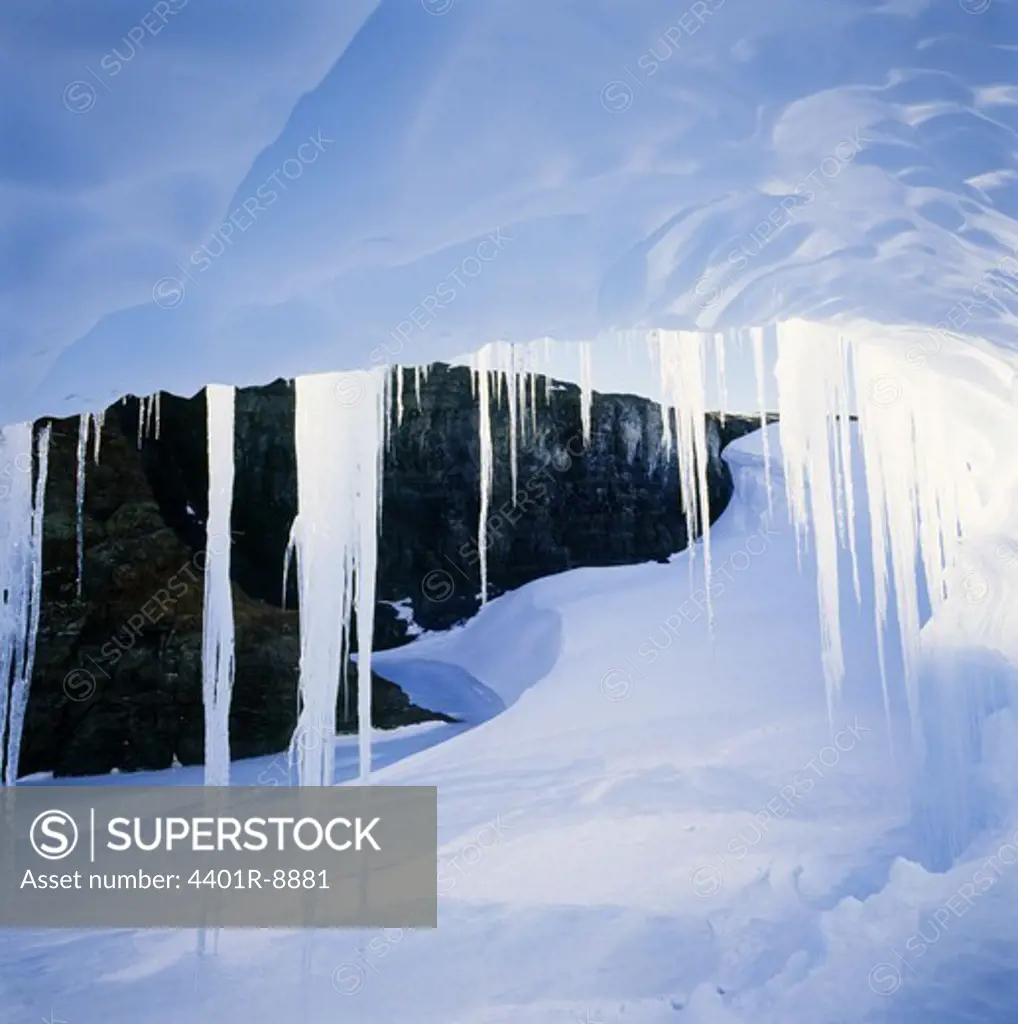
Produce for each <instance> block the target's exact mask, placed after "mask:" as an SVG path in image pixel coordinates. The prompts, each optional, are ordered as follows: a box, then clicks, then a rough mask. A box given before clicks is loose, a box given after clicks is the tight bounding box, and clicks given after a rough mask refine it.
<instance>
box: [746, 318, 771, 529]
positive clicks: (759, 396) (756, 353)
mask: <svg viewBox="0 0 1018 1024" xmlns="http://www.w3.org/2000/svg"><path fill="white" fill-rule="evenodd" d="M749 333H750V339H751V341H752V344H753V370H754V373H755V376H756V402H757V406H758V407H759V409H760V431H761V435H762V438H763V462H764V482H765V484H766V486H767V515H768V517H770V516H773V514H774V499H773V496H772V493H771V450H770V442H769V441H768V439H767V398H766V391H765V386H764V383H765V379H766V378H765V377H764V332H763V328H762V327H753V328H752V329H751V330H750V332H749Z"/></svg>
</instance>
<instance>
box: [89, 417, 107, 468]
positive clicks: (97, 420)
mask: <svg viewBox="0 0 1018 1024" xmlns="http://www.w3.org/2000/svg"><path fill="white" fill-rule="evenodd" d="M105 422H106V413H105V412H95V413H92V427H93V430H94V433H93V435H92V437H93V441H92V461H93V462H94V463H95V464H96V465H97V466H98V465H99V446H100V445H101V444H102V434H103V424H104V423H105Z"/></svg>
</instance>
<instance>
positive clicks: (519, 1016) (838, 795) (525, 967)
mask: <svg viewBox="0 0 1018 1024" xmlns="http://www.w3.org/2000/svg"><path fill="white" fill-rule="evenodd" d="M768 433H769V434H770V436H769V439H768V441H769V443H768V451H769V453H770V454H771V456H772V458H773V459H774V463H775V467H776V471H777V476H776V479H775V487H774V489H773V494H772V501H773V505H774V515H773V517H772V518H770V517H768V515H767V490H766V486H765V482H764V478H763V472H762V462H763V456H762V447H763V446H762V444H761V438H760V436H759V435H754V436H751V437H749V438H747V439H744V440H743V441H742V442H739V443H738V444H736V445H734V446H732V447H731V448H730V449H729V451H728V453H727V456H728V458H729V461H730V464H731V465H732V469H733V476H734V479H735V485H736V493H735V496H734V498H733V500H732V502H731V504H730V506H729V508H728V510H727V511H726V512H725V514H724V515H723V516H722V518H721V519H720V520H719V521H718V523H717V524H716V525H715V528H714V531H713V535H712V545H713V579H714V585H715V590H714V600H713V642H712V641H711V632H710V631H709V630H708V624H707V610H706V601H705V591H704V577H703V572H704V568H705V565H704V560H703V559H702V558H698V559H697V560H696V562H695V565H694V568H693V571H692V575H691V573H690V567H689V564H688V563H689V559H688V555H687V554H681V555H679V556H677V557H676V558H674V559H673V560H672V561H671V562H669V563H668V564H648V565H639V566H631V567H625V568H616V569H583V570H577V571H573V572H567V573H563V574H561V575H558V576H554V577H549V578H546V579H542V580H539V581H536V582H534V583H532V584H529V585H528V586H525V587H523V588H521V589H520V590H518V591H515V592H511V593H509V594H506V595H504V596H502V597H500V598H498V599H495V600H492V601H490V602H489V603H488V605H487V606H486V607H485V608H484V609H482V611H481V612H480V613H479V614H478V615H477V616H476V618H475V619H473V620H472V621H471V622H470V623H468V624H466V625H465V626H462V627H459V628H457V629H454V630H451V631H449V632H447V633H443V634H432V635H428V636H424V637H422V638H420V639H419V640H417V641H416V642H414V643H413V644H411V645H409V646H407V647H404V648H401V649H399V650H397V651H394V652H391V653H390V654H383V655H377V656H376V659H377V668H378V669H379V670H380V671H382V672H383V674H388V675H391V676H392V678H395V679H398V680H399V681H400V683H401V685H405V686H406V687H407V689H408V691H410V692H413V690H414V687H415V685H417V686H418V687H419V689H418V696H422V695H424V694H427V696H428V699H429V700H431V701H432V702H433V703H432V706H436V705H438V704H440V703H441V702H442V701H443V700H446V701H447V706H448V707H449V709H450V710H452V709H453V708H454V706H456V709H457V710H459V711H461V712H462V711H465V710H470V709H472V710H473V712H475V716H474V718H473V719H472V722H480V724H476V725H474V727H473V728H468V726H469V725H470V724H472V722H467V723H465V724H463V725H459V726H444V725H438V726H431V727H421V728H418V729H415V730H409V731H401V735H394V736H392V737H390V738H388V739H387V740H386V741H384V742H380V743H377V744H376V751H375V756H376V764H375V772H374V776H373V777H374V780H375V781H376V782H377V783H380V784H381V783H390V784H427V785H437V786H438V787H439V811H440V821H439V842H440V865H441V866H440V870H439V876H438V886H439V892H440V914H439V927H438V929H437V930H420V931H409V930H401V929H398V928H390V929H385V930H382V929H379V930H374V931H371V930H364V931H342V930H341V931H333V932H320V933H315V934H305V935H302V934H298V933H293V932H271V931H265V932H246V931H225V932H222V933H221V934H219V935H218V937H217V939H216V943H215V949H214V952H212V951H209V949H206V951H205V952H204V953H203V954H201V955H198V954H197V953H196V948H197V946H196V937H195V935H194V933H193V932H183V931H182V932H172V933H171V932H147V933H138V932H116V933H65V932H62V933H55V932H41V931H40V932H34V933H33V932H25V931H20V932H17V933H5V934H4V935H3V943H4V949H3V958H2V960H0V986H2V989H3V992H4V997H3V1000H2V1003H0V1016H2V1019H3V1020H4V1021H7V1020H10V1021H12V1022H13V1021H18V1020H31V1019H34V1018H36V1017H40V1016H46V1015H48V1014H50V1013H52V1014H55V1016H56V1018H57V1019H61V1018H66V1019H67V1020H68V1021H73V1022H75V1024H78V1022H80V1024H100V1022H101V1024H120V1022H124V1024H126V1022H127V1021H132V1020H137V1019H138V1014H139V1007H143V1008H144V1019H145V1022H146V1024H159V1022H162V1021H166V1022H170V1021H173V1022H176V1021H179V1020H181V1019H189V1020H229V1021H244V1022H245V1024H260V1022H265V1024H276V1022H278V1021H281V1020H287V1021H305V1020H306V1021H318V1020H336V1019H353V1020H358V1021H364V1022H369V1024H370V1022H376V1021H377V1022H379V1024H383V1022H385V1024H387V1022H389V1021H392V1020H395V1019H408V1020H413V1021H415V1022H422V1024H429V1022H435V1024H449V1022H457V1024H495V1022H504V1024H509V1022H521V1021H522V1022H534V1024H537V1022H540V1024H553V1022H560V1021H575V1020H579V1021H583V1022H588V1024H594V1022H605V1024H608V1022H616V1021H618V1022H637V1024H652V1022H653V1024H659V1022H672V1021H686V1022H692V1024H717V1022H724V1024H736V1022H743V1021H753V1022H755V1024H760V1022H763V1024H793V1022H795V1024H798V1022H802V1021H810V1022H811V1024H812V1022H816V1024H825V1022H829V1024H837V1022H852V1024H855V1022H863V1021H872V1022H878V1021H887V1022H890V1021H911V1020H922V1021H924V1024H931V1022H932V1024H941V1022H943V1024H947V1022H952V1024H953V1022H961V1021H963V1020H972V1019H978V1020H980V1021H984V1022H987V1024H991V1022H998V1021H1000V1022H1004V1021H1008V1020H1010V1019H1011V1018H1010V1017H1009V1016H1008V1014H1010V1013H1011V1012H1012V1011H1013V1007H1014V1005H1015V994H1016V990H1018V976H1016V971H1015V967H1014V964H1015V962H1016V959H1015V952H1016V947H1015V942H1014V937H1013V928H1012V922H1013V919H1014V909H1015V906H1016V900H1018V874H1016V871H1018V867H1016V866H1015V861H1016V860H1018V846H1015V838H1014V837H1015V830H1016V822H1015V820H1014V819H1013V818H1012V817H1011V811H1012V809H1013V807H1014V797H1015V795H1016V790H1015V785H1014V781H1013V780H1014V772H1013V769H1014V762H1013V758H1014V754H1013V751H1014V749H1015V741H1016V740H1018V719H1016V716H1015V714H1014V712H1013V711H1011V710H1008V709H1007V708H998V709H992V708H990V709H987V710H986V711H985V713H984V714H983V716H982V718H981V720H980V722H979V725H980V729H981V734H982V736H983V743H982V748H981V750H980V752H979V755H978V756H977V757H976V758H974V759H972V760H971V761H970V762H969V763H968V765H967V767H966V771H968V773H969V774H970V775H971V776H972V777H973V780H974V784H975V783H978V786H977V788H978V789H979V791H980V792H981V793H982V794H983V796H984V797H985V799H986V801H987V803H986V806H987V807H989V806H992V807H993V808H994V809H995V811H996V816H994V817H991V818H986V819H980V820H979V821H976V820H975V818H973V827H972V828H971V829H970V830H969V835H968V838H967V840H966V843H965V848H964V849H963V851H962V855H961V856H960V857H959V858H958V859H957V860H956V861H955V862H954V863H953V865H952V866H951V867H950V869H949V870H948V871H946V872H940V873H937V872H936V871H934V870H933V869H932V866H931V865H932V862H933V861H934V860H935V859H936V855H937V853H938V850H937V848H936V844H935V843H934V842H933V841H932V840H931V838H930V835H929V834H928V832H927V831H926V830H924V828H923V827H922V823H921V822H920V821H918V820H917V818H916V815H915V806H914V801H913V800H910V780H909V777H908V773H907V772H905V771H900V770H899V771H896V770H892V767H891V759H890V745H889V742H888V737H887V732H886V727H885V709H884V699H883V696H882V693H881V683H880V671H879V666H878V663H877V656H876V646H875V643H874V630H875V625H874V613H873V587H872V584H871V583H870V582H869V578H868V576H867V575H866V574H863V576H862V585H861V593H860V600H859V602H858V603H857V602H856V600H855V596H854V594H853V581H852V574H851V571H850V569H849V571H848V572H846V573H844V574H842V576H841V577H840V583H839V586H840V587H841V588H842V590H843V593H842V595H841V596H842V602H841V622H842V628H843V636H844V646H843V654H844V665H845V672H844V680H843V683H842V686H841V689H840V694H839V698H838V700H837V702H836V704H835V710H834V716H833V725H832V723H831V721H830V717H829V710H828V700H827V697H826V696H825V687H824V673H823V668H822V662H821V654H820V651H821V647H820V622H821V619H820V616H819V615H818V601H817V590H816V576H815V573H816V566H815V564H814V561H813V559H814V557H815V555H814V552H815V548H814V547H813V546H812V545H810V546H808V547H806V548H805V549H804V550H801V551H800V552H799V557H801V560H802V570H801V572H800V571H799V569H798V568H797V565H796V561H797V536H796V530H795V529H794V528H793V527H792V526H791V525H790V524H789V522H788V514H787V506H786V499H785V493H786V489H785V486H784V482H783V480H782V478H781V474H780V467H781V465H782V464H783V453H782V450H781V445H780V443H779V441H778V438H777V433H776V430H775V429H774V428H771V429H770V430H769V431H768ZM855 440H857V439H855ZM857 448H858V445H856V449H857ZM855 483H856V486H857V492H856V493H857V498H858V500H857V502H856V516H857V522H856V528H857V537H856V540H857V549H858V555H859V557H860V559H868V558H869V556H870V544H871V540H870V536H869V530H868V518H867V517H866V516H865V515H863V514H861V513H860V511H859V510H860V507H861V506H862V504H863V498H862V495H863V486H862V481H861V480H860V479H859V478H858V476H857V479H856V481H855ZM891 596H892V601H893V599H894V595H893V593H892V595H891ZM885 640H886V645H885V658H886V663H887V665H886V671H887V675H888V681H889V687H890V692H891V697H892V699H891V713H892V716H893V721H894V726H895V731H896V733H897V738H898V741H899V747H903V746H906V745H907V743H908V735H909V726H908V717H909V716H908V708H907V700H906V698H905V694H904V689H903V688H904V667H903V661H902V652H901V644H900V642H899V640H898V636H897V633H896V631H895V630H894V629H892V628H890V627H889V628H888V629H887V636H886V637H885ZM442 665H446V666H448V676H447V680H446V696H445V697H443V694H442V676H441V666H442ZM415 675H416V676H417V679H418V681H417V683H415ZM467 691H471V692H474V697H473V698H470V697H466V698H464V693H465V692H467ZM484 694H487V696H484ZM482 697H483V699H481V698H482ZM456 702H458V705H457V704H456ZM499 704H500V705H502V706H504V708H505V710H503V711H502V712H501V713H498V714H495V715H494V717H492V714H491V712H492V710H495V709H496V708H497V706H498V705H499ZM466 705H469V708H468V707H466ZM438 709H439V710H441V707H439V708H438ZM446 737H447V738H446ZM443 738H445V741H444V742H438V743H434V742H433V740H439V739H443ZM355 742H356V741H351V740H342V741H340V742H338V743H337V744H336V748H335V750H336V754H335V757H336V777H337V778H338V779H354V778H355V777H356V775H357V772H358V767H357V761H356V756H355ZM429 743H430V744H431V745H428V746H427V749H422V746H424V745H427V744H429ZM397 745H401V746H402V751H401V752H409V751H410V750H413V749H414V748H416V749H417V751H418V752H417V753H410V756H405V757H403V758H402V759H397V760H395V761H392V760H391V756H392V755H388V754H387V750H388V749H389V748H390V747H396V746H397ZM344 751H349V755H347V754H344V753H343V752H344ZM949 754H950V751H946V755H949ZM946 755H945V756H946ZM397 756H398V755H397ZM952 763H953V762H952ZM273 764H275V768H276V769H278V771H279V773H280V776H279V777H280V781H282V780H285V778H288V777H289V776H287V775H286V774H285V772H286V770H287V758H286V755H285V754H283V755H280V756H279V757H277V758H275V759H269V758H265V759H259V760H258V761H257V762H244V763H240V764H237V765H234V769H233V772H234V779H235V781H249V782H250V781H259V776H258V772H260V773H261V777H260V781H261V782H262V783H263V784H264V783H265V781H266V780H265V778H264V777H263V776H264V774H265V772H266V771H269V770H270V769H271V767H272V765H273ZM933 767H936V765H933ZM256 768H257V772H256V771H255V769H256ZM193 774H194V772H193V770H188V769H180V770H177V771H170V772H166V773H161V775H160V778H161V779H163V780H165V781H166V782H168V783H172V782H173V781H176V780H181V781H183V780H185V779H187V778H190V777H191V776H193ZM106 781H108V782H111V783H114V781H116V782H119V783H123V782H125V781H130V780H128V779H127V778H126V777H124V776H118V777H117V780H112V779H109V780H106ZM138 781H149V779H145V780H142V779H139V780H138ZM192 781H193V779H192ZM29 784H33V783H29ZM34 784H47V783H45V782H44V781H42V782H39V783H34ZM924 865H925V866H924Z"/></svg>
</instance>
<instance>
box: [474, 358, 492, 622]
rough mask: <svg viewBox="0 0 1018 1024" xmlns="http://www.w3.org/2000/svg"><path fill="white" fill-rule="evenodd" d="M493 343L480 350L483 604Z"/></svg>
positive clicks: (479, 545)
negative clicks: (491, 348) (490, 369)
mask: <svg viewBox="0 0 1018 1024" xmlns="http://www.w3.org/2000/svg"><path fill="white" fill-rule="evenodd" d="M490 360H491V351H490V347H489V346H487V345H485V346H483V347H482V348H480V349H479V350H478V352H477V417H478V428H479V440H480V449H481V452H480V455H481V511H480V516H479V517H478V524H477V548H478V554H479V556H480V561H481V606H482V607H483V606H484V605H485V604H487V601H488V507H489V505H490V503H491V485H492V452H491V396H490V394H489V384H490V371H489V365H490Z"/></svg>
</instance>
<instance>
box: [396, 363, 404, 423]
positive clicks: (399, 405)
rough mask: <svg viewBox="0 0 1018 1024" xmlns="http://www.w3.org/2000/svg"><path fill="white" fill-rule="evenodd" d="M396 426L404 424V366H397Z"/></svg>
mask: <svg viewBox="0 0 1018 1024" xmlns="http://www.w3.org/2000/svg"><path fill="white" fill-rule="evenodd" d="M396 426H398V427H401V426H403V367H402V366H397V367H396Z"/></svg>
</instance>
